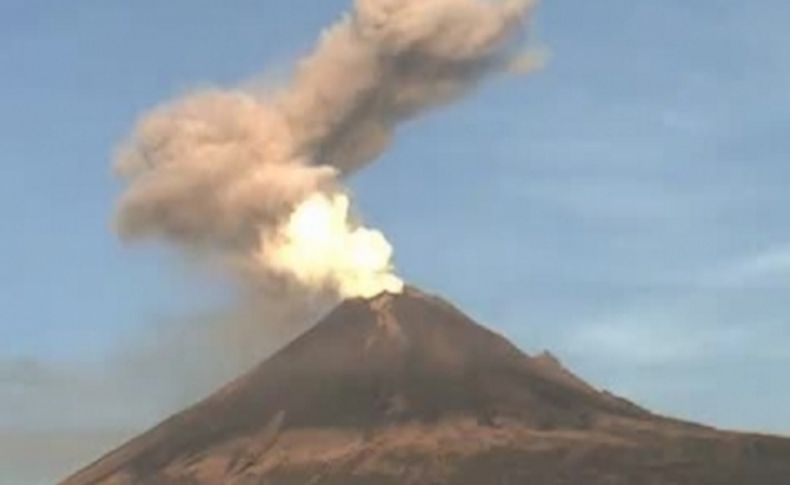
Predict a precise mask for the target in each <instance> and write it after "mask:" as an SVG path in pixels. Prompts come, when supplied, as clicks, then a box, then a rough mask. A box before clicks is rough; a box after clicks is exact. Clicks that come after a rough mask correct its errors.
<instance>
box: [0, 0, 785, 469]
mask: <svg viewBox="0 0 790 485" xmlns="http://www.w3.org/2000/svg"><path fill="white" fill-rule="evenodd" d="M347 3H348V2H345V1H339V0H321V1H317V0H239V1H237V2H217V1H209V0H189V1H187V0H170V1H167V2H162V1H155V0H137V1H134V2H128V1H120V0H101V1H100V0H75V1H70V2H56V1H53V0H24V1H23V0H0V86H1V87H2V89H0V146H2V151H0V234H2V237H0V456H6V457H11V456H26V452H25V451H24V450H22V451H20V450H21V448H20V445H19V443H26V442H27V441H26V439H22V438H19V436H20V435H22V436H28V435H29V436H32V437H31V438H30V440H31V441H30V443H36V441H35V439H41V440H43V442H47V443H50V444H51V446H55V445H54V444H52V443H56V442H57V441H56V440H53V439H51V438H50V437H45V438H46V439H44V438H42V437H41V436H42V435H44V434H46V433H50V432H52V429H55V428H57V429H61V428H63V429H68V430H69V432H73V433H93V434H94V439H95V442H94V444H93V448H91V449H89V450H88V449H86V450H82V451H81V453H82V454H80V452H79V451H73V450H72V453H73V454H72V455H68V454H66V455H68V456H64V457H62V459H61V461H60V462H58V463H50V464H46V466H43V465H42V464H40V463H35V464H34V465H30V464H29V463H27V462H26V461H25V460H22V459H15V463H16V465H15V466H16V467H17V468H19V470H17V471H14V473H17V475H14V476H15V477H16V478H6V480H11V481H9V482H8V483H20V482H19V481H20V480H22V478H19V477H24V480H25V483H35V481H36V480H44V481H46V480H47V479H49V480H51V479H52V476H53V475H47V476H46V477H45V476H44V474H46V473H50V474H56V473H62V472H63V467H66V468H68V467H73V466H74V462H75V461H76V462H77V463H79V462H80V461H82V460H84V459H85V456H89V457H90V456H91V455H92V454H95V453H96V451H97V450H101V449H103V448H105V447H106V446H107V445H108V443H114V442H113V440H117V439H119V438H117V436H121V435H123V434H124V433H127V434H128V433H133V432H137V431H139V430H140V429H141V428H143V427H145V426H147V425H149V424H151V422H153V421H155V420H156V419H158V418H159V417H160V414H163V413H167V412H169V411H174V410H175V409H161V408H156V411H150V412H148V413H147V414H146V413H140V414H139V416H140V417H139V419H137V418H135V419H131V418H129V415H134V416H138V414H135V413H134V412H131V411H130V412H128V413H125V412H123V411H124V410H125V409H124V407H123V406H121V405H120V404H119V403H121V402H123V403H124V405H126V406H128V400H123V401H122V400H120V399H106V400H101V399H90V400H88V399H85V400H84V401H83V400H81V397H84V396H81V395H80V393H77V394H75V392H74V391H73V389H75V388H78V389H79V388H80V385H82V384H80V383H79V382H77V381H80V382H81V381H82V380H90V379H94V378H95V379H97V382H104V381H102V379H108V377H107V375H104V376H102V375H101V374H102V372H101V371H102V369H104V368H107V367H109V364H108V363H107V362H108V360H110V359H112V358H114V357H112V356H113V355H114V354H116V352H117V349H118V348H123V347H124V342H125V341H126V340H127V339H129V338H130V337H129V336H130V335H133V334H136V333H139V332H142V331H143V329H145V328H148V327H150V326H151V322H152V321H161V320H167V319H177V318H180V317H181V316H183V315H186V314H190V313H193V312H195V311H196V310H197V309H211V308H212V306H213V303H214V302H221V301H222V299H223V298H224V296H223V292H222V291H220V290H221V289H218V288H217V286H220V285H217V284H215V283H213V282H211V281H210V280H208V279H206V278H202V277H198V278H194V277H189V275H187V274H186V273H187V271H184V268H181V267H179V265H178V264H176V263H174V262H173V261H174V260H173V259H172V258H170V257H169V255H168V254H167V253H166V251H163V250H161V249H159V248H156V247H155V246H145V247H134V248H130V247H125V246H123V245H122V244H120V243H119V242H118V241H117V240H116V237H115V236H114V235H113V233H112V231H111V229H110V219H111V214H112V208H113V204H114V199H115V198H116V197H117V195H118V193H119V191H120V189H121V187H120V184H119V183H118V182H117V181H116V180H115V179H114V178H113V176H112V174H111V171H110V159H111V156H112V151H113V149H114V147H115V146H116V144H117V143H118V142H119V141H120V140H121V139H122V138H123V137H124V135H125V134H126V133H128V131H129V130H130V128H131V125H132V124H133V122H134V120H135V119H136V118H137V117H138V116H139V115H140V114H141V113H142V112H143V111H144V110H145V109H147V108H150V107H152V106H155V105H156V104H158V103H160V102H162V101H166V100H168V99H171V98H173V97H174V96H177V95H179V94H183V93H185V92H188V91H189V90H190V89H194V88H200V87H204V86H211V85H221V86H232V85H234V84H237V83H240V82H245V81H250V80H251V79H255V78H258V77H259V76H260V73H261V72H265V73H266V77H265V79H266V81H267V82H273V80H275V79H277V78H282V77H283V76H284V75H287V73H288V69H289V67H290V66H291V65H292V63H293V61H294V60H295V59H296V58H298V57H299V56H300V55H302V54H304V53H305V52H307V51H308V50H309V48H310V47H311V45H312V44H313V42H314V40H315V38H316V36H317V34H318V33H319V32H320V31H321V30H322V28H324V27H325V26H327V25H329V24H330V23H332V22H333V21H334V20H336V19H337V18H338V16H339V15H340V13H341V12H342V11H343V10H344V8H345V7H346V6H347ZM789 18H790V2H786V1H785V0H762V1H760V2H730V1H724V0H718V1H714V0H698V1H693V2H689V1H686V0H639V1H634V0H599V1H595V2H584V1H579V0H550V1H549V0H547V1H545V2H544V4H543V5H542V6H541V7H540V9H539V15H538V17H537V18H536V19H535V31H534V32H535V38H536V40H537V41H538V42H540V44H542V45H545V46H547V47H548V48H549V49H550V51H551V52H552V57H551V60H550V62H549V63H548V64H547V66H546V68H545V69H544V70H543V71H542V72H540V73H538V74H534V75H531V76H529V77H526V78H518V77H509V78H508V77H505V78H500V79H495V80H493V81H492V82H489V83H488V84H487V85H486V86H485V87H484V88H483V89H482V90H480V91H479V92H477V93H476V94H475V95H474V96H472V97H471V98H469V99H467V100H465V101H463V102H461V103H459V104H457V105H455V106H453V107H451V108H448V109H444V110H442V111H440V112H437V113H434V114H431V115H430V116H428V117H426V118H422V119H420V120H418V121H416V122H413V123H409V124H408V125H407V126H405V127H404V128H403V129H402V130H401V132H400V134H399V138H398V140H397V142H396V144H395V146H394V147H393V149H392V150H390V151H389V152H388V153H387V154H386V155H385V156H384V157H383V158H382V159H381V160H380V161H379V162H378V163H377V164H376V165H374V166H372V167H370V168H369V169H367V170H366V171H365V172H363V173H361V174H359V175H358V176H356V177H355V179H354V180H353V185H354V189H355V193H356V195H357V204H358V205H359V207H360V209H361V211H362V212H363V213H364V214H365V216H366V218H367V220H368V221H369V222H371V223H372V225H375V226H377V227H379V228H381V229H382V230H384V231H385V233H386V234H387V236H388V237H389V238H390V240H392V241H393V242H394V245H395V248H396V258H397V264H398V267H399V269H400V271H401V273H402V274H403V275H404V276H405V277H406V278H407V279H408V280H409V281H410V282H411V283H413V284H416V285H417V286H420V287H423V288H425V289H427V290H429V291H433V292H437V293H440V294H442V295H444V296H446V297H447V298H449V299H451V300H453V301H454V302H455V303H457V304H458V306H460V307H461V308H463V309H464V310H466V311H467V312H469V313H470V314H472V315H473V316H474V317H475V318H476V319H478V320H479V321H481V322H482V323H485V324H487V325H489V326H490V327H492V328H494V329H495V330H497V331H500V332H502V333H504V334H506V335H507V336H508V337H510V338H512V339H513V340H514V341H515V342H516V343H517V344H518V345H519V346H521V347H522V348H523V349H525V350H526V351H528V352H535V351H540V350H542V349H544V348H548V349H551V350H552V351H553V352H554V353H556V354H557V355H558V356H559V357H560V358H561V359H562V360H563V361H564V362H565V363H566V364H567V365H568V367H570V368H572V369H573V370H575V371H576V372H577V373H579V374H580V375H581V376H582V377H584V378H586V379H588V380H589V381H591V382H592V383H594V384H596V385H598V386H600V387H606V388H608V389H610V390H612V391H614V392H616V393H618V394H621V395H624V396H626V397H629V398H631V399H633V400H636V401H638V402H639V403H641V404H643V405H645V406H647V407H649V408H651V409H653V410H655V411H658V412H661V413H667V414H672V415H676V416H680V417H683V418H689V419H693V420H698V421H704V422H707V423H711V424H714V425H718V426H722V427H727V428H738V429H753V430H761V431H768V432H779V433H785V434H790V411H788V410H790V386H788V385H787V383H788V377H787V372H788V369H789V368H790V321H788V319H789V317H790V217H789V216H788V214H787V209H788V207H789V206H790V191H788V190H787V187H788V184H789V183H790V164H788V161H790V160H788V158H790V136H788V130H789V129H790V91H788V90H787V86H788V85H790V30H788V29H787V26H786V21H787V19H789ZM217 293H219V294H220V295H219V296H216V294H217ZM195 302H200V303H199V304H198V305H196V304H195ZM196 307H197V308H196ZM160 331H161V330H160ZM262 345H264V344H262ZM230 352H232V350H231V351H230ZM195 353H199V351H198V350H195ZM72 368H81V369H82V368H89V369H91V372H90V374H91V375H90V376H86V372H84V371H74V372H72V371H68V372H67V371H65V370H64V369H72ZM108 372H109V371H108ZM94 374H96V375H98V376H99V377H96V375H94ZM170 384H171V385H172V383H170ZM94 387H95V388H96V392H97V393H99V394H102V393H103V391H102V389H103V388H102V387H101V386H98V385H94ZM134 407H135V409H137V408H146V396H145V394H144V393H140V394H137V395H136V401H135V406H134ZM151 409H154V407H152V408H151ZM64 410H66V411H64ZM96 416H100V417H101V419H99V420H98V421H99V422H100V423H99V424H97V420H96V419H93V420H90V419H88V418H89V417H93V418H95V417H96ZM86 423H90V426H89V425H88V424H86ZM64 432H65V431H64ZM26 433H27V434H26ZM36 433H37V434H36ZM113 433H117V435H114V434H113ZM89 441H90V440H87V439H86V440H85V442H89ZM14 446H15V447H14ZM30 446H34V445H32V444H31V445H30ZM64 448H69V446H68V445H66V446H64ZM9 450H10V451H9ZM14 453H16V455H14ZM52 454H53V455H55V454H56V452H55V451H53V453H52ZM77 455H79V456H77ZM2 460H3V459H2V458H0V469H3V461H2ZM28 461H29V460H28ZM25 467H27V468H25ZM31 470H32V471H31ZM3 478H5V477H2V478H0V483H6V482H4V481H3Z"/></svg>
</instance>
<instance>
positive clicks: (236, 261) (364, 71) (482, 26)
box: [117, 0, 534, 290]
mask: <svg viewBox="0 0 790 485" xmlns="http://www.w3.org/2000/svg"><path fill="white" fill-rule="evenodd" d="M533 4H534V1H533V0H500V1H495V0H357V1H356V2H355V4H354V7H353V8H352V10H351V11H350V12H348V13H347V14H346V15H345V16H344V17H343V18H342V19H341V20H340V21H339V22H338V23H337V24H336V25H334V26H333V27H331V28H329V29H328V30H327V31H326V32H324V34H323V35H322V37H321V39H320V41H319V42H318V44H317V46H316V48H315V50H314V52H313V53H312V54H310V55H309V56H308V57H307V58H305V59H303V60H302V61H301V62H300V63H299V65H298V67H297V69H296V72H295V73H294V75H293V77H292V79H291V81H290V82H289V83H288V84H287V85H285V86H284V87H282V88H280V89H277V90H274V91H273V92H271V93H268V94H266V95H261V94H255V93H252V92H245V91H243V90H240V89H239V90H225V91H223V90H214V91H207V92H200V93H197V94H193V95H191V96H188V97H186V98H185V99H181V100H178V101H176V102H174V103H172V104H169V105H166V106H163V107H160V108H158V109H156V110H154V111H153V112H151V113H149V114H148V115H147V116H145V117H144V118H143V119H142V120H141V121H140V122H139V124H138V126H137V128H136V130H135V131H134V133H133V135H132V136H131V137H130V138H129V140H128V141H127V142H126V143H125V144H124V145H123V146H122V147H121V149H120V150H119V154H118V159H117V169H118V172H119V173H120V174H121V175H122V176H123V177H124V178H125V179H126V180H127V181H128V183H129V186H128V190H127V191H126V193H125V194H124V195H123V197H122V199H121V201H120V204H119V209H118V214H117V227H118V230H119V233H120V234H121V235H122V236H123V237H124V238H127V239H137V238H143V237H159V238H164V239H166V240H168V241H171V242H175V243H177V244H179V245H181V246H183V247H185V248H189V249H190V250H191V251H198V252H199V253H201V254H206V255H211V256H212V257H218V258H219V259H221V260H222V262H223V263H224V264H226V265H229V266H230V267H232V268H236V269H241V270H242V271H241V273H242V274H245V275H248V276H251V277H250V278H249V280H250V281H253V282H254V283H255V284H257V285H263V286H264V287H266V288H269V289H271V287H274V286H278V285H281V281H280V280H278V279H276V278H273V276H275V275H273V273H272V271H270V268H267V267H266V263H265V262H264V261H262V260H261V258H260V257H258V255H259V254H260V251H261V246H262V245H264V244H266V242H267V241H270V240H272V239H273V238H275V236H276V234H277V232H278V230H279V228H281V226H282V225H283V224H284V221H285V219H286V218H287V217H288V215H289V214H291V213H292V211H293V210H294V209H295V207H296V206H297V205H298V204H299V203H300V202H302V201H304V200H305V199H306V198H308V197H309V196H310V195H312V194H315V193H322V192H323V193H338V192H340V193H344V192H345V190H344V189H343V186H342V179H343V177H344V176H345V175H347V174H350V173H352V172H354V171H356V170H358V169H360V168H362V167H364V166H365V165H366V164H368V163H370V162H372V161H373V160H375V159H376V158H377V157H378V156H379V155H380V154H381V153H382V151H384V150H385V149H386V147H387V146H388V145H389V144H390V142H391V140H392V138H393V134H394V132H395V130H396V128H397V126H398V125H399V124H400V123H401V122H403V121H405V120H408V119H411V118H413V117H415V116H416V115H418V114H420V113H422V112H424V111H426V110H428V109H431V108H435V107H438V106H442V105H445V104H447V103H449V102H451V101H453V100H455V99H457V98H459V97H460V96H462V95H464V94H465V93H466V92H467V91H469V90H470V89H471V88H473V87H474V86H476V85H477V84H478V82H479V81H481V80H482V79H484V78H485V77H487V76H488V75H490V74H493V73H497V72H502V71H505V70H507V69H508V68H509V67H510V66H514V65H515V64H517V63H518V61H519V55H521V54H523V52H519V51H518V50H517V47H518V45H517V44H518V41H519V38H520V32H521V31H522V28H523V26H524V22H525V20H526V18H527V16H528V14H529V12H530V11H531V9H532V7H533ZM520 67H521V68H523V67H524V63H523V62H522V63H521V64H520ZM305 289H306V288H299V290H305ZM324 289H325V288H320V290H324Z"/></svg>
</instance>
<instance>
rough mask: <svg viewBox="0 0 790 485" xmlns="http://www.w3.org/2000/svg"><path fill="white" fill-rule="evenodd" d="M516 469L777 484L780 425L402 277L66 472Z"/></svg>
mask: <svg viewBox="0 0 790 485" xmlns="http://www.w3.org/2000/svg"><path fill="white" fill-rule="evenodd" d="M526 482H529V483H534V484H544V483H545V484H549V483H551V484H578V483H585V484H590V485H597V484H631V483H634V484H635V483H640V484H648V485H650V484H653V483H655V484H668V483H676V484H689V485H691V484H695V485H699V484H703V485H704V484H711V485H712V484H733V485H735V484H742V483H746V482H748V483H760V484H777V485H779V484H787V483H790V440H782V439H779V438H770V437H760V436H749V435H738V434H734V433H723V432H719V431H716V430H713V429H711V428H706V427H703V426H698V425H693V424H688V423H683V422H680V421H674V420H670V419H666V418H663V417H659V416H655V415H653V414H651V413H649V412H647V411H645V410H643V409H641V408H639V407H637V406H636V405H634V404H632V403H630V402H628V401H626V400H623V399H621V398H618V397H616V396H613V395H611V394H609V393H606V392H599V391H597V390H596V389H594V388H593V387H592V386H590V385H588V384H587V383H585V382H584V381H582V380H581V379H579V378H578V377H576V376H575V375H573V374H572V373H571V372H570V371H568V370H567V369H565V368H564V367H563V366H562V364H561V363H560V362H559V361H558V360H557V359H556V358H554V357H553V356H552V355H551V354H543V355H541V356H538V357H534V358H533V357H529V356H527V355H525V354H523V353H522V352H520V351H519V350H518V349H517V348H516V347H514V346H513V345H511V344H510V343H509V342H508V341H507V340H505V339H504V338H502V337H500V336H499V335H497V334H495V333H493V332H491V331H489V330H487V329H485V328H483V327H481V326H479V325H477V324H476V323H474V322H473V321H472V320H470V319H469V318H468V317H466V316H465V315H464V314H462V313H461V312H460V311H458V310H457V309H455V308H454V307H453V306H451V305H449V304H448V303H446V302H444V301H443V300H440V299H438V298H435V297H432V296H428V295H425V294H423V293H421V292H419V291H417V290H415V289H411V288H408V289H406V291H405V292H404V293H403V294H401V295H391V294H382V295H380V296H378V297H376V298H374V299H371V300H363V299H355V300H348V301H346V302H344V303H342V304H341V305H340V306H338V307H337V308H336V309H335V310H334V311H333V312H331V313H330V314H329V315H328V316H327V317H326V318H324V319H323V320H322V321H321V322H319V323H318V324H317V325H316V326H314V327H313V328H312V329H311V330H309V331H308V332H307V333H305V334H304V335H302V336H301V337H299V338H297V339H296V340H295V341H293V342H292V343H291V344H290V345H288V346H287V347H285V348H284V349H283V350H281V351H280V352H279V353H277V354H275V355H274V356H273V357H271V358H270V359H268V360H267V361H265V362H264V363H262V364H261V365H260V366H258V367H257V368H255V369H253V370H252V371H251V372H249V373H247V374H246V375H245V376H243V377H241V378H239V379H238V380H236V381H235V382H233V383H231V384H230V385H228V386H226V387H225V388H224V389H222V390H220V391H219V392H218V393H216V394H215V395H213V396H212V397H210V398H208V399H206V400H205V401H203V402H201V403H199V404H197V405H196V406H194V407H192V408H190V409H188V410H186V411H184V412H183V413H181V414H178V415H176V416H174V417H172V418H170V419H169V420H167V421H165V422H164V423H162V424H161V425H159V426H158V427H156V428H154V429H153V430H151V431H149V432H148V433H145V434H143V435H141V436H140V437H138V438H136V439H134V440H132V441H131V442H129V443H128V444H126V445H125V446H123V447H121V448H119V449H118V450H116V451H115V452H113V453H111V454H109V455H107V456H106V457H104V458H103V459H101V460H99V461H98V462H97V463H95V464H94V465H92V466H90V467H88V468H86V469H85V470H83V471H82V472H80V473H78V474H77V475H75V476H73V477H72V478H70V479H68V480H66V481H65V482H64V483H65V484H67V485H84V484H94V483H117V484H126V483H135V484H137V483H144V484H159V483H184V484H203V483H206V484H209V483H228V484H231V483H233V484H235V483H238V484H251V483H256V484H277V485H279V484H304V483H311V484H319V483H320V484H338V485H340V484H343V485H349V484H388V483H392V484H396V483H397V484H429V483H447V484H470V485H471V484H481V483H503V484H504V483H514V484H515V483H526Z"/></svg>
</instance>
